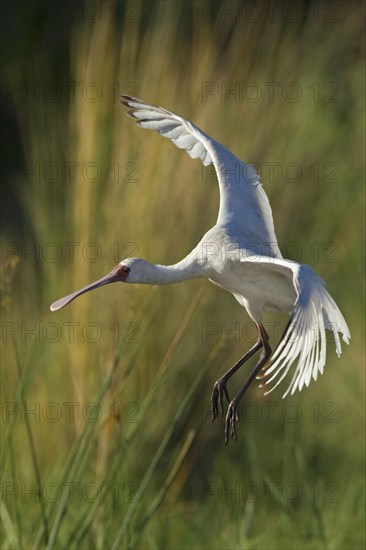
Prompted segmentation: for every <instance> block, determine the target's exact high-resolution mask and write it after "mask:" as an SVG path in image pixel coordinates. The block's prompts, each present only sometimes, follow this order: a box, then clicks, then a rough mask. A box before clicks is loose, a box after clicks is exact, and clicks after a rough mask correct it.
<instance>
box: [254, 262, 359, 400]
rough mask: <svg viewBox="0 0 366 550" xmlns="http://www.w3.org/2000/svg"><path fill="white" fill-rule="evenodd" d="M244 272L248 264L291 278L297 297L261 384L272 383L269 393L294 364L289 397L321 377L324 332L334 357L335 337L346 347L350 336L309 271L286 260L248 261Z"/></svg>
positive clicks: (320, 283)
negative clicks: (329, 337)
mask: <svg viewBox="0 0 366 550" xmlns="http://www.w3.org/2000/svg"><path fill="white" fill-rule="evenodd" d="M243 263H245V266H246V268H248V267H249V265H250V263H252V264H253V265H255V266H256V267H257V266H260V267H261V268H263V270H266V271H267V272H273V273H277V274H278V273H282V274H283V275H285V276H287V277H292V281H293V285H294V288H295V291H296V294H297V298H296V301H295V304H294V309H293V312H292V315H291V318H290V320H289V323H288V325H287V327H286V330H285V333H284V335H283V336H282V339H281V341H280V342H279V344H278V346H277V348H276V350H275V351H274V354H273V355H272V357H271V360H270V365H269V367H267V368H266V370H265V372H264V375H263V376H264V377H265V378H267V380H266V381H265V382H264V384H271V383H273V384H274V385H273V387H272V388H271V389H270V390H269V391H268V392H267V393H270V392H271V391H272V390H273V389H274V388H275V387H276V386H278V384H279V383H280V382H282V380H283V379H284V378H285V377H286V375H287V373H288V372H289V370H290V367H291V366H292V365H293V363H295V362H297V364H296V367H295V369H294V372H293V376H292V378H291V381H290V384H289V386H288V389H287V390H286V392H285V394H284V395H283V397H286V395H287V394H288V393H291V395H292V394H293V393H294V392H295V391H296V390H297V389H298V390H299V391H301V390H302V388H303V387H304V385H305V386H308V385H309V384H310V381H311V378H313V379H314V380H316V379H317V376H318V373H321V374H323V370H324V365H325V362H326V334H325V330H330V331H332V332H333V337H334V342H335V348H336V353H337V355H338V357H339V356H340V354H341V353H342V347H341V342H340V338H339V335H338V333H340V334H342V337H343V340H344V342H346V343H347V344H348V343H349V339H350V333H349V329H348V326H347V323H346V321H345V319H344V317H343V315H342V313H341V312H340V310H339V308H338V306H337V304H336V303H335V301H334V300H333V298H332V297H331V296H330V294H329V293H328V292H327V290H326V289H325V286H324V282H323V280H322V279H321V278H320V277H319V275H317V274H316V273H315V272H314V271H313V270H312V269H311V267H309V266H307V265H301V264H298V263H296V262H292V261H290V260H282V259H278V258H270V257H268V258H262V257H258V256H257V257H254V256H252V257H248V258H246V259H244V260H243Z"/></svg>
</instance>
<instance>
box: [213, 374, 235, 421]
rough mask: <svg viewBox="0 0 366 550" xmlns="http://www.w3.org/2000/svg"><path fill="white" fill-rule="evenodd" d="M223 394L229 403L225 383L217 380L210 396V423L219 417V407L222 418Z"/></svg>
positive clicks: (220, 379)
mask: <svg viewBox="0 0 366 550" xmlns="http://www.w3.org/2000/svg"><path fill="white" fill-rule="evenodd" d="M224 394H225V397H226V399H227V402H228V403H230V397H229V394H228V391H227V389H226V382H225V381H224V380H222V378H219V380H217V381H216V382H215V385H214V387H213V391H212V395H211V412H212V422H214V420H215V419H216V418H217V417H218V416H219V406H220V411H221V416H224V413H225V410H224V403H223V396H224Z"/></svg>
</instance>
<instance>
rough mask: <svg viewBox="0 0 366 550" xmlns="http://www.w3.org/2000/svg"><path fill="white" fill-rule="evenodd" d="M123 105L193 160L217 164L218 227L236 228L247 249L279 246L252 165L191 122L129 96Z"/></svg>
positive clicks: (265, 196)
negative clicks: (251, 245) (253, 246)
mask: <svg viewBox="0 0 366 550" xmlns="http://www.w3.org/2000/svg"><path fill="white" fill-rule="evenodd" d="M121 103H122V104H123V105H126V106H127V107H129V108H130V111H129V112H128V114H129V115H130V116H132V117H133V118H135V119H136V122H137V124H138V125H139V126H141V127H142V128H147V129H150V130H156V131H157V132H159V133H160V134H161V135H162V136H164V137H167V138H169V139H171V140H172V142H173V143H174V144H175V145H176V146H177V147H179V148H180V149H185V150H186V151H187V153H188V154H189V155H190V156H191V157H192V158H194V159H195V158H200V159H201V161H202V163H203V164H204V165H205V166H208V165H209V164H211V163H213V165H214V167H215V170H216V174H217V177H218V181H219V188H220V209H219V215H218V220H217V223H218V224H220V225H225V226H227V227H230V226H232V227H233V230H234V231H236V232H237V233H238V236H239V235H241V238H242V242H241V244H242V246H243V247H246V246H247V244H248V242H249V243H251V244H254V245H256V246H257V247H258V246H259V247H260V246H261V245H262V244H263V245H264V246H263V248H260V250H263V249H264V247H265V250H267V251H268V245H269V244H273V245H274V246H277V239H276V235H275V230H274V226H273V218H272V210H271V206H270V204H269V200H268V198H267V195H266V193H265V192H264V190H263V188H262V185H261V184H260V182H259V177H258V175H257V173H256V171H255V170H254V168H253V167H252V166H251V165H250V164H246V163H244V162H243V161H241V160H240V159H238V158H237V157H236V156H235V155H234V154H233V153H231V152H230V151H229V150H228V149H226V148H225V147H223V146H222V145H221V144H220V143H217V142H216V141H215V140H213V139H212V138H210V137H209V136H207V135H206V134H205V133H204V132H202V130H200V129H199V128H197V126H195V125H194V124H192V123H191V122H189V121H188V120H185V119H184V118H182V117H180V116H178V115H176V114H174V113H171V112H170V111H167V110H166V109H163V108H162V107H158V106H157V105H152V104H150V103H145V102H144V101H141V100H140V99H137V98H135V97H130V96H127V95H123V96H122V97H121ZM243 236H244V237H245V238H244V241H243ZM277 249H278V247H277ZM257 250H258V248H257ZM262 253H265V252H262ZM278 255H280V253H279V252H278Z"/></svg>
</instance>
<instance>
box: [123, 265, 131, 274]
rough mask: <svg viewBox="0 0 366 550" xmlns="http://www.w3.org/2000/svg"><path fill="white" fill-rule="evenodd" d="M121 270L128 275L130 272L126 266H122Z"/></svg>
mask: <svg viewBox="0 0 366 550" xmlns="http://www.w3.org/2000/svg"><path fill="white" fill-rule="evenodd" d="M122 270H123V271H124V272H125V273H129V272H130V271H131V269H130V268H129V267H127V265H124V266H123V267H122Z"/></svg>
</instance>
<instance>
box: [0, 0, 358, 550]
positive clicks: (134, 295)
mask: <svg viewBox="0 0 366 550" xmlns="http://www.w3.org/2000/svg"><path fill="white" fill-rule="evenodd" d="M337 5H338V4H337ZM134 6H137V8H138V11H137V13H139V14H140V16H138V21H131V20H129V18H128V17H126V18H125V20H124V22H123V24H122V23H121V22H120V21H119V22H118V23H116V22H115V21H114V20H113V17H112V15H113V12H112V11H111V10H106V9H105V10H103V15H102V17H101V19H100V20H98V21H97V22H96V23H94V24H91V23H90V22H87V21H84V22H83V21H81V22H80V23H79V24H78V25H76V26H75V28H74V32H73V35H72V44H71V48H70V51H71V57H70V65H69V67H68V75H67V76H66V75H65V79H64V82H67V81H70V80H71V81H73V82H77V83H78V86H77V87H76V91H75V95H74V97H73V98H72V100H70V99H69V98H67V96H66V95H64V96H63V97H62V99H60V100H59V101H55V102H49V101H45V100H44V99H43V100H41V101H39V102H33V103H32V102H30V101H24V100H22V98H21V97H19V98H18V100H15V107H16V111H17V114H18V120H19V127H20V129H21V132H22V140H23V146H24V154H25V158H26V166H27V168H28V169H29V168H33V167H35V166H37V167H38V166H39V170H40V176H39V177H38V176H33V175H32V174H30V175H28V177H23V178H19V180H14V182H13V185H14V188H16V190H17V193H18V196H19V200H20V201H21V204H22V208H23V213H24V219H25V223H26V228H27V231H28V236H29V237H28V242H27V246H29V247H30V246H31V245H34V242H36V243H38V246H39V250H40V252H39V254H37V256H36V257H35V258H34V257H32V256H27V257H24V255H23V256H22V250H21V249H20V248H19V249H18V252H17V253H14V254H13V255H10V254H9V255H8V256H9V257H7V258H6V260H7V261H6V262H5V263H4V265H3V271H4V279H3V281H4V284H3V287H4V293H5V297H6V299H5V300H4V301H2V304H3V306H4V311H3V316H2V327H3V329H4V330H5V331H7V332H5V333H4V332H3V339H2V347H3V351H2V358H3V370H2V401H3V407H4V408H3V424H2V435H3V445H2V468H3V502H2V512H1V518H2V547H4V548H24V547H32V548H33V547H34V548H41V547H42V548H151V549H153V548H188V547H189V548H250V549H252V548H258V549H259V548H294V547H296V548H304V549H305V548H306V549H307V548H345V547H347V548H361V547H362V546H363V525H364V507H363V494H364V486H363V478H362V476H363V474H362V472H363V464H364V462H363V461H364V447H363V441H364V435H363V434H364V392H363V381H364V370H363V369H364V367H363V364H362V356H363V355H362V352H363V343H364V341H363V334H364V330H363V329H364V322H363V310H362V301H363V300H362V297H363V284H364V283H363V262H362V259H363V252H362V250H363V244H364V243H363V232H362V229H361V221H362V218H363V206H362V204H363V198H364V191H363V187H362V184H361V182H362V181H363V178H364V165H363V161H362V158H363V151H364V134H363V124H362V122H361V119H362V117H363V114H364V103H363V88H364V82H363V70H364V66H363V61H362V59H361V53H360V52H361V50H362V47H361V46H362V39H361V36H362V32H361V31H362V25H363V23H362V13H361V11H362V10H361V9H355V10H353V11H351V10H347V9H345V8H344V6H343V5H339V6H340V12H339V15H338V16H337V17H338V19H337V20H336V21H330V22H329V21H328V20H325V16H326V15H327V12H324V11H322V10H324V9H325V8H322V9H321V11H320V20H319V21H318V22H317V21H315V20H314V15H312V14H313V12H312V11H311V10H310V12H309V14H308V17H307V18H305V20H304V21H303V23H302V24H300V23H288V22H287V23H283V21H282V19H281V17H278V18H275V20H274V21H271V20H268V19H265V18H264V17H262V18H260V19H259V20H258V21H257V23H256V24H250V23H248V21H245V20H243V19H240V18H238V19H237V21H235V22H234V24H233V20H232V19H230V18H229V17H227V18H224V17H223V16H222V15H221V16H220V15H218V16H217V18H216V21H213V20H210V19H208V21H205V20H204V18H203V16H202V5H201V4H200V3H192V4H182V3H169V4H168V3H165V2H161V3H157V4H154V7H152V4H150V5H149V6H150V7H149V9H147V8H146V7H145V4H142V5H141V6H140V4H137V3H136V4H134ZM215 6H216V8H217V5H216V4H215ZM311 6H313V5H311ZM216 8H215V9H216ZM142 19H143V24H142ZM28 61H29V62H28V64H27V65H26V66H21V64H16V63H13V64H9V65H8V67H7V77H8V79H9V80H13V81H15V82H21V81H23V80H27V81H28V82H34V81H36V82H40V83H47V77H46V76H45V75H47V74H49V69H50V65H51V64H52V63H53V62H54V60H53V58H52V51H51V52H49V54H47V53H45V54H44V56H43V58H41V59H39V58H38V59H36V58H34V57H32V54H31V53H30V55H29V60H28ZM269 82H276V83H277V82H278V83H279V84H278V85H277V84H276V85H275V88H274V98H273V101H270V100H269V98H268V95H267V93H268V83H269ZM90 83H96V84H97V89H98V90H101V91H102V94H101V96H100V98H99V99H98V100H97V101H91V100H89V101H88V100H87V98H86V95H85V94H86V93H87V91H85V90H87V88H85V86H86V85H87V84H89V88H88V90H89V92H90V93H91V94H92V93H93V90H95V89H96V88H92V87H90ZM248 83H255V85H256V88H255V87H253V88H252V89H251V90H252V91H253V90H260V91H261V93H262V96H261V97H258V100H257V101H250V97H253V96H247V97H243V95H242V94H243V93H244V90H247V93H248V94H250V90H249V88H248V89H246V88H245V86H247V84H248ZM266 83H267V84H266ZM290 83H295V87H294V85H293V86H292V88H291V86H290V87H288V86H289V85H290ZM238 85H239V90H240V94H241V97H240V100H239V101H235V98H234V97H233V95H223V96H221V91H222V90H225V87H226V89H233V88H235V86H238ZM207 86H208V87H209V88H208V89H210V90H212V92H213V93H212V94H211V95H209V96H207V98H205V97H204V95H203V92H204V90H207ZM83 88H84V95H83V94H82V93H81V90H82V89H83ZM299 89H300V91H301V97H299V98H298V101H289V100H287V99H286V90H287V91H288V93H289V94H291V92H294V90H297V91H298V90H299ZM118 92H120V93H134V94H135V95H137V96H139V97H141V98H142V99H145V100H147V101H152V102H154V103H157V104H160V105H162V106H164V107H167V108H168V109H172V110H174V111H175V112H177V113H179V114H182V115H183V116H186V117H187V118H189V119H191V120H192V121H194V122H195V123H196V124H197V125H199V126H200V127H201V128H202V129H204V130H205V131H206V132H207V133H208V134H210V135H212V136H213V137H215V138H217V139H218V140H219V141H221V142H222V143H224V144H225V145H226V146H228V147H229V148H230V149H231V150H233V151H234V152H235V153H236V154H237V155H238V156H239V157H241V158H243V159H245V160H247V161H252V162H256V163H257V164H258V165H259V167H260V168H261V169H262V170H263V177H262V181H263V183H264V185H265V190H266V192H267V193H268V195H269V197H270V201H271V204H272V208H273V213H274V219H275V225H276V230H277V236H278V239H279V242H280V245H281V246H282V249H283V250H284V251H286V252H287V255H288V256H290V257H293V258H294V259H298V260H299V261H302V262H305V263H309V264H311V265H312V266H313V267H314V268H315V269H316V270H317V271H318V272H319V273H320V274H321V275H322V276H323V277H324V279H325V280H326V282H327V286H328V288H329V290H330V292H331V294H332V295H333V296H334V298H335V299H336V301H337V303H339V305H340V308H341V309H342V311H343V312H344V315H345V317H346V319H347V321H348V323H349V326H350V330H351V334H352V341H351V346H350V347H349V348H347V349H345V350H344V354H343V355H342V357H341V359H340V360H337V358H336V355H335V353H334V349H332V348H333V344H332V343H331V342H330V343H329V351H328V362H327V366H326V371H325V374H324V376H322V377H321V378H320V379H319V380H318V381H317V383H316V384H312V385H311V386H310V388H309V389H308V390H306V391H304V392H303V393H301V394H298V395H296V396H293V397H292V398H288V399H287V400H285V401H282V400H281V394H280V393H279V392H276V393H273V394H271V395H270V396H268V397H264V396H263V391H262V390H260V389H259V388H257V387H256V385H255V384H253V387H251V389H250V390H249V392H248V394H247V396H246V401H245V402H244V404H243V407H242V411H243V412H244V417H245V418H244V419H243V420H242V421H241V422H240V424H239V426H238V435H239V442H238V443H237V444H234V443H230V445H229V446H228V447H225V445H224V439H223V424H222V423H220V422H216V423H215V424H213V425H212V424H211V421H210V417H209V414H208V412H207V411H208V406H209V399H210V394H211V389H212V384H213V382H214V381H215V380H216V378H217V377H218V376H219V375H220V374H221V373H222V372H224V370H226V369H227V368H228V367H229V366H230V365H231V364H232V363H233V362H234V361H235V360H236V359H237V358H238V357H239V356H240V355H241V354H242V353H243V351H245V350H246V349H247V348H248V347H249V346H250V344H251V341H249V340H251V338H252V337H253V332H252V331H251V328H250V327H248V323H249V318H248V317H247V315H246V313H245V312H244V311H243V310H242V309H240V308H239V306H238V304H236V302H235V301H234V300H233V299H232V297H231V296H230V295H226V294H225V293H220V292H219V291H218V290H217V289H216V288H214V287H212V286H210V285H208V284H207V283H206V282H204V281H191V282H188V283H186V284H184V285H177V286H173V287H166V288H163V287H161V288H159V287H143V286H141V287H122V285H120V286H113V287H106V288H105V289H100V290H99V291H98V292H95V293H90V294H88V295H85V296H84V297H82V298H80V299H79V300H77V301H75V302H73V303H72V304H71V305H70V307H68V308H66V309H65V310H62V311H59V312H57V313H56V314H51V313H49V312H48V306H49V304H50V303H51V302H52V301H53V300H55V299H56V298H58V297H60V296H62V295H64V294H66V293H68V292H70V291H71V290H73V289H75V288H78V287H80V286H83V285H84V284H86V283H87V282H89V281H91V280H93V279H95V278H98V277H99V276H101V275H102V274H104V273H106V272H107V271H109V270H110V269H111V267H113V265H114V264H115V263H117V261H119V260H120V259H122V258H123V257H124V256H126V255H131V254H133V255H137V256H141V257H144V258H146V259H148V260H150V261H153V262H157V263H165V264H168V263H174V262H176V261H178V260H179V259H180V258H181V257H183V256H184V255H186V254H187V252H188V251H189V250H191V248H192V247H193V246H194V245H195V243H196V242H197V241H198V239H199V238H200V237H201V236H202V234H203V233H204V232H205V231H206V230H207V229H208V228H209V227H210V226H211V225H213V223H214V222H215V219H216V215H217V208H218V190H217V185H216V181H215V176H214V175H213V174H212V173H211V171H210V169H207V170H205V169H203V168H202V167H201V166H200V164H199V163H198V162H193V161H192V160H191V159H190V158H189V157H188V156H187V155H186V154H184V153H182V152H181V151H179V150H178V149H176V148H174V146H172V144H171V143H169V142H168V141H167V140H162V139H161V137H160V136H158V135H155V134H154V133H149V132H143V131H142V130H140V129H138V128H137V127H136V126H135V125H134V124H133V123H132V121H131V120H128V119H127V118H126V117H124V114H123V109H122V108H121V106H120V105H119V103H118ZM283 94H284V95H285V97H284V95H283ZM90 97H92V96H89V99H90ZM248 97H249V99H248ZM291 97H292V96H291ZM204 99H207V100H206V101H204ZM289 162H291V163H296V165H297V166H300V168H301V177H299V178H298V179H297V180H296V181H289V180H291V178H293V174H292V173H291V171H289V172H287V173H286V172H283V171H284V170H285V169H286V167H288V165H287V164H286V163H289ZM50 163H54V165H53V169H54V170H59V169H60V175H59V177H56V176H55V173H56V172H52V165H50ZM65 163H67V166H68V167H70V163H75V164H74V165H73V166H75V177H71V176H70V171H69V168H67V167H66V165H65ZM89 163H95V165H94V169H96V168H95V166H97V168H98V170H99V171H100V176H99V177H96V178H94V174H95V173H94V172H93V166H92V165H90V164H89ZM268 163H278V164H276V165H275V172H274V175H275V177H274V178H272V177H271V174H270V172H269V169H268ZM55 167H56V168H55ZM86 167H89V168H88V169H89V170H90V172H84V173H83V169H84V170H85V169H86ZM46 168H47V170H50V171H49V172H43V170H45V169H46ZM37 169H38V168H37ZM283 173H285V177H284V176H283ZM85 174H86V175H85ZM287 176H288V177H287ZM93 179H95V181H93ZM3 241H4V245H7V244H9V242H10V243H12V242H13V241H15V239H14V238H13V236H12V235H3ZM52 243H55V244H54V245H53V244H52ZM64 243H80V244H78V245H75V257H74V259H73V261H71V260H70V257H69V256H68V248H67V245H65V244H64ZM90 243H96V245H91V244H90ZM116 243H118V246H117V245H116ZM69 246H70V245H69ZM52 247H53V248H52ZM9 250H10V249H9ZM11 250H13V249H11ZM14 250H15V249H14ZM59 250H61V251H62V256H61V257H60V258H59V259H57V261H51V260H52V259H53V258H54V257H55V251H59ZM96 250H98V251H101V255H100V257H98V258H96V261H90V257H92V255H93V254H94V252H95V251H96ZM116 250H117V252H118V253H117V254H116ZM47 254H48V257H47ZM87 254H89V255H90V256H89V259H88V257H87ZM284 322H285V319H284V318H282V317H281V318H280V319H278V318H275V317H270V318H268V323H270V327H271V328H272V330H273V335H274V339H276V338H278V337H279V336H280V333H281V328H282V326H283V323H284ZM37 323H38V325H37ZM51 323H53V324H51ZM70 323H76V324H75V325H73V326H74V334H73V338H71V337H70V333H71V328H70V327H72V325H70ZM207 323H209V324H210V325H209V326H210V327H211V328H212V327H214V328H215V327H216V328H217V329H218V330H217V332H216V333H215V334H213V335H211V336H207V337H206V338H204V337H203V336H204V331H205V327H207V326H208V325H207ZM235 323H240V328H241V329H244V334H246V337H245V336H243V334H242V335H241V337H240V340H239V341H236V340H237V339H236V338H235V337H234V336H230V335H229V334H225V330H226V329H227V330H229V329H232V328H235ZM275 323H279V324H278V325H277V324H275ZM32 327H33V328H35V330H36V332H37V334H39V338H36V339H35V338H34V337H33V336H32V335H31V334H29V333H27V332H26V331H27V330H30V329H31V328H32ZM246 329H247V330H246ZM11 331H13V332H14V333H15V334H14V335H11V334H10V332H11ZM245 331H246V332H245ZM93 339H94V340H95V341H93ZM225 340H226V341H225ZM253 364H254V363H253ZM251 366H252V365H248V366H247V369H249V368H251ZM244 375H245V373H242V374H238V375H237V377H236V380H235V381H233V383H232V385H231V392H232V393H233V391H234V388H237V387H239V385H240V380H242V378H243V377H244ZM88 404H89V406H88ZM90 404H91V405H90ZM25 409H29V410H33V411H35V412H34V414H32V413H30V414H25V413H24V411H25ZM60 411H61V416H60V415H59V413H60ZM72 413H74V416H73V414H72ZM99 413H100V417H99V416H98V414H99ZM95 414H97V417H95V416H93V415H95ZM32 491H33V492H32Z"/></svg>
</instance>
